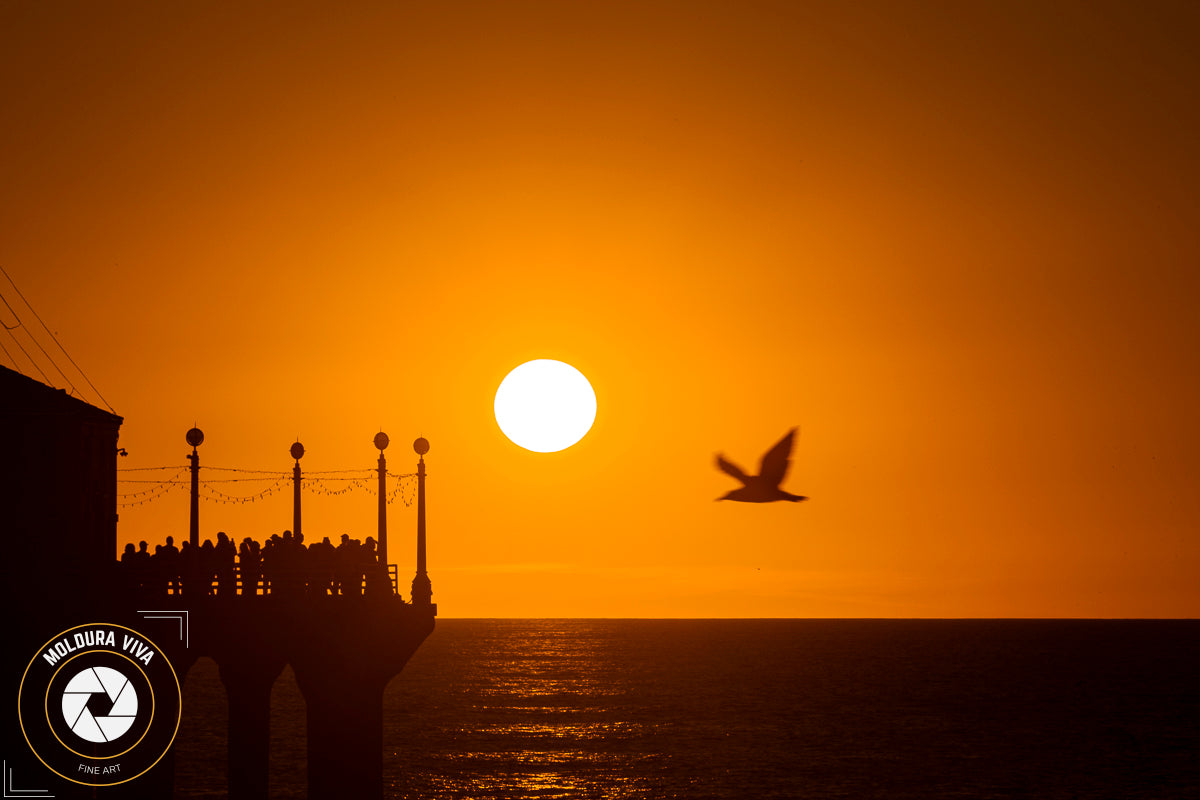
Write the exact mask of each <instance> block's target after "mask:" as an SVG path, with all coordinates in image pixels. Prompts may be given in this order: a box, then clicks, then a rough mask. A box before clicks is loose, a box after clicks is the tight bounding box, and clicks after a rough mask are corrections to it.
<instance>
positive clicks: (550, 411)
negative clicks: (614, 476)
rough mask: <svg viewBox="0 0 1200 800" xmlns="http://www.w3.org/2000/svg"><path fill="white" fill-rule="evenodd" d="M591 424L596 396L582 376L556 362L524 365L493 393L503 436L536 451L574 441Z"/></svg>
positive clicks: (541, 360) (552, 449) (555, 448)
mask: <svg viewBox="0 0 1200 800" xmlns="http://www.w3.org/2000/svg"><path fill="white" fill-rule="evenodd" d="M595 421H596V393H595V392H593V391H592V385H591V384H590V383H588V379H587V378H585V377H583V373H582V372H580V371H579V370H577V369H575V368H574V367H572V366H571V365H570V364H564V363H563V362H561V361H551V360H550V359H546V358H539V359H538V360H536V361H526V362H525V363H524V364H522V365H521V366H519V367H517V368H516V369H514V370H513V371H512V372H510V373H508V375H507V376H506V377H505V378H504V380H502V381H501V382H500V388H499V389H497V390H496V422H497V424H499V425H500V430H502V431H504V435H505V436H507V437H508V438H509V439H511V440H512V441H513V443H514V444H518V445H520V446H521V447H524V448H525V449H526V450H532V451H533V452H535V453H554V452H557V451H559V450H565V449H566V448H568V447H570V446H571V445H573V444H575V443H576V442H578V441H579V440H580V439H582V438H583V437H584V435H585V434H586V433H587V432H588V431H589V430H591V428H592V423H593V422H595Z"/></svg>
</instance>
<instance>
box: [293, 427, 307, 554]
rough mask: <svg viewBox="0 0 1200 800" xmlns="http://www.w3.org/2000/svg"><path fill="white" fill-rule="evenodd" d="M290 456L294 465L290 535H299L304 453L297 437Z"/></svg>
mask: <svg viewBox="0 0 1200 800" xmlns="http://www.w3.org/2000/svg"><path fill="white" fill-rule="evenodd" d="M290 452H291V454H292V458H294V459H296V466H294V467H292V536H295V537H299V536H300V457H301V456H302V455H304V445H302V444H300V440H299V439H297V440H296V443H295V444H293V445H292V449H291V451H290Z"/></svg>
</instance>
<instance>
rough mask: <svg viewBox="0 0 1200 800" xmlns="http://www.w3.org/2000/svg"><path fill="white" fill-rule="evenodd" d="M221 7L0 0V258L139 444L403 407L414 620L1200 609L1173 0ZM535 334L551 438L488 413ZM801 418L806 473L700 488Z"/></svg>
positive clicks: (1196, 96)
mask: <svg viewBox="0 0 1200 800" xmlns="http://www.w3.org/2000/svg"><path fill="white" fill-rule="evenodd" d="M239 5H240V4H239ZM233 6H234V4H206V3H189V4H178V3H168V4H163V3H159V2H146V3H141V4H131V3H77V4H64V3H44V2H6V3H4V4H0V67H2V69H0V82H2V85H0V90H2V94H0V96H2V97H3V98H4V101H3V103H0V122H2V124H0V265H2V266H3V267H4V268H5V269H6V270H7V271H8V272H9V274H10V275H12V277H13V278H14V280H15V281H16V282H17V284H18V285H19V286H20V288H21V290H22V291H23V292H24V294H25V296H26V297H27V298H29V300H30V302H31V303H32V304H33V305H34V307H35V308H36V309H37V310H38V312H39V313H40V314H41V316H42V318H43V319H44V320H46V322H47V323H48V324H49V325H50V327H51V328H52V329H53V330H54V331H56V332H57V334H58V336H59V339H60V340H61V341H62V343H63V344H64V345H65V346H66V348H67V349H68V351H69V352H70V353H71V355H72V357H73V358H74V359H75V361H76V362H77V363H78V364H79V365H80V366H82V367H83V369H84V370H85V371H86V372H87V374H88V376H89V377H90V378H91V380H92V381H93V382H94V383H95V384H96V386H97V387H98V388H99V390H100V391H101V392H102V393H103V394H104V396H105V398H106V399H107V400H108V402H109V403H111V404H112V406H113V408H115V409H116V411H117V413H119V414H121V415H122V416H124V417H125V423H124V426H123V427H122V430H121V444H122V446H124V447H125V448H127V450H128V451H129V456H128V457H127V458H123V459H121V462H120V466H121V467H123V468H127V467H147V466H158V465H183V464H185V463H186V462H185V459H184V456H185V454H186V453H187V452H188V451H189V449H188V448H187V446H186V445H185V444H184V432H185V431H186V430H187V429H188V428H189V427H191V425H192V424H193V422H198V423H199V425H200V427H201V428H203V429H204V431H205V434H206V436H207V441H206V442H205V443H204V445H203V446H202V447H201V449H200V453H201V458H202V463H204V464H206V465H215V466H233V467H248V468H256V469H277V470H279V471H281V472H286V471H288V470H289V469H290V468H291V463H292V462H291V459H290V458H289V456H288V452H287V451H288V447H289V446H290V445H291V443H292V442H293V441H294V440H295V438H296V437H297V435H298V436H299V437H300V439H301V441H303V443H304V445H305V447H306V448H307V450H308V453H307V454H306V455H305V457H304V460H303V462H302V465H303V466H304V467H305V468H306V469H311V470H332V469H347V468H353V467H363V468H370V467H372V466H374V463H375V458H376V455H377V452H376V451H375V449H374V447H373V446H372V444H371V439H372V437H373V436H374V434H375V432H376V431H378V430H379V429H380V428H382V429H383V430H385V431H387V432H388V434H389V435H390V436H391V438H392V441H393V445H392V447H391V448H390V449H389V450H388V455H389V464H390V466H391V468H392V470H393V471H396V472H408V471H411V470H412V469H413V467H414V462H415V455H413V454H412V451H411V449H410V448H409V442H411V441H412V439H414V438H416V437H417V436H418V435H424V436H426V437H427V438H428V439H429V440H430V442H431V443H432V450H431V452H430V454H429V455H428V456H427V464H428V469H429V476H430V477H429V485H428V496H429V568H430V574H431V577H432V579H433V587H434V600H435V601H436V602H438V603H439V605H440V609H441V614H442V615H443V616H610V617H624V616H705V617H708V616H712V617H724V616H871V617H894V616H902V617H909V616H921V617H925V616H934V617H959V616H1006V617H1007V616H1103V617H1110V616H1115V617H1126V616H1134V617H1141V616H1197V615H1198V614H1200V582H1198V581H1197V580H1196V575H1197V574H1200V536H1198V535H1197V533H1198V523H1200V499H1198V494H1197V487H1198V485H1200V420H1198V417H1197V413H1196V412H1197V408H1200V377H1198V376H1200V368H1198V367H1200V365H1198V364H1197V361H1198V354H1200V322H1198V314H1197V312H1196V310H1197V308H1200V269H1198V266H1200V235H1198V233H1197V232H1198V231H1200V219H1198V217H1200V214H1198V212H1200V207H1198V206H1200V202H1198V198H1200V193H1198V190H1197V187H1198V186H1200V150H1198V149H1197V146H1196V142H1197V141H1200V64H1198V59H1200V47H1197V45H1196V43H1197V41H1200V15H1198V12H1197V11H1196V10H1195V9H1196V8H1197V6H1195V5H1194V4H1191V3H1177V4H1167V3H1156V4H1141V3H1139V4H1134V3H1125V2H1117V3H1103V2H1096V1H1095V0H1088V2H1078V3H1068V2H1058V3H1043V2H1031V3H1015V2H996V3H954V2H945V3H894V2H880V3H877V4H871V3H853V4H850V3H820V4H817V3H803V2H780V3H761V2H760V3H743V2H740V3H713V4H703V3H697V2H678V3H655V2H651V3H646V2H630V3H616V2H604V3H559V2H538V3H510V2H505V3H477V4H475V3H473V4H460V3H422V4H399V3H352V4H323V5H322V4H309V3H297V2H288V3H279V4H274V5H265V4H256V8H255V9H254V10H246V9H241V8H234V7H233ZM0 288H3V290H4V294H5V297H7V298H10V299H11V298H12V297H13V294H14V293H12V292H11V291H10V288H9V287H3V286H0ZM0 313H2V314H3V315H4V322H5V323H6V324H9V325H11V324H12V323H13V320H12V319H11V317H10V316H8V312H7V310H6V309H2V308H0ZM30 322H31V323H32V320H30ZM0 336H2V338H0V341H3V342H4V343H5V344H6V345H7V346H8V348H9V350H10V351H11V350H13V347H12V345H11V338H10V337H8V335H7V334H0ZM539 357H541V358H556V359H560V360H563V361H567V362H569V363H571V364H573V365H574V366H576V367H577V368H579V369H580V370H582V371H583V373H584V374H585V375H587V376H588V378H589V379H590V380H591V382H592V385H593V386H594V387H595V390H596V393H597V396H598V401H599V414H598V417H597V421H596V425H595V427H594V428H593V429H592V431H591V433H590V434H589V435H588V436H587V437H586V438H585V439H584V440H583V441H582V442H581V443H579V444H578V445H576V446H575V447H572V448H570V449H569V450H567V451H564V452H562V453H558V454H551V455H545V454H536V453H530V452H527V451H524V450H522V449H520V448H518V447H517V446H515V445H513V444H511V443H510V442H509V441H508V440H507V439H505V438H504V436H503V434H502V433H501V432H500V431H499V429H498V427H497V426H496V424H495V422H494V420H493V418H492V409H491V404H492V398H493V394H494V392H495V389H496V386H497V385H498V384H499V382H500V380H501V379H502V378H503V377H504V375H505V374H506V373H507V372H508V370H510V369H511V368H512V367H514V366H516V365H517V364H519V363H521V362H523V361H526V360H529V359H531V358H539ZM0 358H3V354H0ZM0 363H5V364H6V365H8V366H12V364H11V362H8V361H7V360H5V361H3V362H0ZM22 368H23V370H24V371H26V372H32V370H31V368H29V367H28V366H26V365H24V364H23V365H22ZM33 374H36V373H33ZM58 383H59V385H63V382H62V381H58ZM85 396H86V397H88V399H91V400H92V401H93V402H96V400H95V397H94V395H92V394H91V393H90V391H87V390H85ZM794 425H799V426H800V427H801V435H800V437H799V439H798V442H797V449H796V452H795V453H794V461H793V466H792V471H791V473H790V474H789V476H788V479H787V480H786V481H785V483H784V488H787V489H789V490H791V491H793V492H797V493H799V494H805V495H809V496H810V497H811V498H812V499H811V500H810V501H809V502H808V503H804V504H800V505H792V504H772V505H763V506H754V505H746V504H734V503H714V502H713V498H715V497H717V496H719V495H721V494H723V493H724V492H725V491H727V490H729V489H731V488H733V485H732V482H731V481H730V479H729V478H727V477H726V476H725V475H723V474H721V473H719V472H717V471H716V470H715V469H714V467H713V463H712V462H713V455H714V453H715V452H716V451H717V450H724V451H725V453H726V454H727V455H728V456H729V457H730V458H731V459H733V460H734V461H737V462H739V463H741V464H742V465H743V466H745V467H747V468H753V467H755V466H757V460H758V458H759V456H760V455H761V453H762V452H763V451H765V450H766V449H767V448H768V447H769V446H770V445H771V444H773V443H774V442H775V441H777V440H778V438H779V437H780V436H782V435H783V434H784V433H785V432H786V431H787V430H788V429H789V428H790V427H792V426H794ZM126 477H128V475H126ZM230 491H233V490H232V489H231V490H230ZM250 491H251V490H250V489H247V490H246V492H245V493H249V492H250ZM391 515H392V516H391V518H390V533H391V541H392V556H393V558H392V560H393V561H399V562H400V564H401V575H402V582H403V583H405V584H406V583H407V580H408V577H409V576H411V571H412V556H411V550H412V541H413V534H412V531H413V528H414V526H415V514H414V513H413V511H412V509H408V508H405V507H403V506H402V505H393V506H392V507H391ZM374 520H375V498H374V497H372V496H370V495H368V494H366V493H364V492H361V491H359V492H352V493H349V494H347V495H345V496H343V497H337V498H334V497H325V496H322V495H311V494H310V495H306V496H305V507H304V530H305V534H306V536H307V538H308V539H309V541H312V540H313V539H314V537H320V536H322V535H330V536H331V537H333V538H335V539H336V538H337V536H339V535H340V534H341V533H343V532H347V533H350V534H351V535H353V536H357V537H360V538H363V537H365V536H367V535H371V534H373V533H374ZM290 524H291V498H290V494H289V493H286V492H285V493H281V494H278V495H275V496H273V497H271V498H269V499H268V500H265V501H263V502H259V503H255V504H252V505H241V506H222V505H215V504H213V503H203V504H202V506H201V525H202V534H203V535H205V536H212V535H215V533H216V531H218V530H226V531H228V532H230V533H231V534H232V535H233V536H235V537H236V538H238V539H241V538H242V537H243V536H247V535H252V536H255V537H256V538H259V539H261V538H263V537H265V536H267V535H270V534H271V533H278V532H280V531H282V530H283V529H284V528H287V527H290ZM168 533H172V534H174V535H175V536H176V538H177V539H179V538H182V537H185V536H186V534H187V499H186V495H185V494H184V493H182V492H177V493H174V494H171V495H168V496H166V497H164V498H163V499H161V500H159V501H157V502H155V503H152V504H149V505H146V506H140V507H135V508H126V509H122V511H121V521H120V527H119V533H118V536H119V540H120V542H121V543H122V544H124V542H126V541H136V540H137V539H140V538H146V539H149V540H150V541H151V542H152V543H156V542H159V541H161V540H162V538H163V537H164V536H165V535H167V534H168Z"/></svg>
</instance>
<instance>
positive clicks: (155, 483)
mask: <svg viewBox="0 0 1200 800" xmlns="http://www.w3.org/2000/svg"><path fill="white" fill-rule="evenodd" d="M172 469H173V470H175V471H176V472H175V474H174V475H173V476H171V477H170V478H167V479H165V480H156V479H152V478H151V479H142V478H121V477H118V479H117V482H118V483H120V484H132V485H136V486H139V487H140V486H141V485H143V484H146V485H147V486H146V488H138V489H136V490H134V491H131V492H122V493H120V494H118V495H117V497H118V503H117V505H118V507H119V508H129V507H134V506H140V505H144V504H146V503H150V502H153V501H154V500H157V499H158V498H160V497H163V496H164V495H166V494H168V493H169V492H171V491H173V490H174V489H175V488H176V487H178V486H186V485H189V484H190V483H191V479H190V478H188V477H185V473H186V472H187V471H188V470H189V469H190V467H189V466H182V467H180V466H162V467H124V468H121V469H119V470H118V472H152V471H165V470H172ZM204 469H206V470H213V471H216V472H224V473H233V474H234V475H238V476H240V477H229V478H207V479H202V480H200V481H198V489H199V490H200V492H201V496H202V497H203V498H204V499H205V500H206V501H208V502H214V503H221V504H223V505H244V504H246V503H255V502H258V501H259V500H263V499H265V498H267V497H270V496H271V495H273V494H275V493H276V492H278V491H281V490H282V489H283V485H284V483H285V482H290V481H291V480H292V476H291V474H289V473H286V472H280V471H278V470H265V469H243V468H240V467H213V466H205V467H204ZM376 474H377V471H376V470H373V469H333V470H320V471H313V472H306V473H304V474H303V476H302V478H301V481H300V485H301V488H302V489H303V490H305V491H308V492H311V493H313V494H320V495H324V496H326V497H341V496H342V495H346V494H349V493H351V492H357V491H359V490H362V491H365V492H367V493H368V494H370V495H373V496H378V494H379V490H378V488H377V480H376V478H375V476H376ZM386 476H387V478H388V479H390V480H392V481H395V486H394V487H393V488H391V489H389V490H388V491H387V494H386V496H385V498H386V499H385V502H387V503H388V504H389V505H390V504H392V503H393V502H395V501H396V500H399V501H400V502H402V503H403V504H404V505H405V506H406V507H408V506H411V505H412V504H413V502H414V501H415V499H416V494H417V485H416V480H415V478H416V477H417V473H415V472H407V473H401V474H397V473H393V472H388V473H386ZM261 481H271V482H272V483H271V485H270V486H268V487H267V488H265V489H263V490H261V491H259V492H255V493H253V494H248V495H233V494H229V493H228V492H224V491H221V490H220V489H217V488H215V487H214V486H213V484H227V483H255V482H261ZM332 483H343V484H344V485H343V486H342V488H340V489H335V488H332V486H330V485H329V484H332ZM121 498H125V499H121Z"/></svg>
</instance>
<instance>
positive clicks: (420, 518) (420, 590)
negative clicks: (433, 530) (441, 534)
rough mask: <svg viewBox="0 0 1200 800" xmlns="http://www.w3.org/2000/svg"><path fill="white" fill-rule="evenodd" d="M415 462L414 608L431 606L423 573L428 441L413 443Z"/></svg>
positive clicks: (427, 584) (426, 579)
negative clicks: (415, 454)
mask: <svg viewBox="0 0 1200 800" xmlns="http://www.w3.org/2000/svg"><path fill="white" fill-rule="evenodd" d="M413 450H414V451H416V453H417V455H418V456H420V459H419V460H418V461H417V574H416V576H415V577H413V582H412V602H413V605H415V606H428V605H431V601H432V599H433V584H431V583H430V581H429V575H428V574H427V573H426V572H425V454H426V453H428V452H429V440H427V439H426V438H425V437H421V438H420V439H417V440H416V441H415V442H413Z"/></svg>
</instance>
